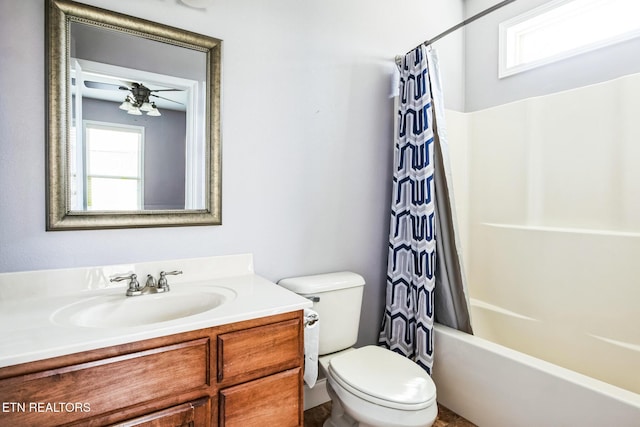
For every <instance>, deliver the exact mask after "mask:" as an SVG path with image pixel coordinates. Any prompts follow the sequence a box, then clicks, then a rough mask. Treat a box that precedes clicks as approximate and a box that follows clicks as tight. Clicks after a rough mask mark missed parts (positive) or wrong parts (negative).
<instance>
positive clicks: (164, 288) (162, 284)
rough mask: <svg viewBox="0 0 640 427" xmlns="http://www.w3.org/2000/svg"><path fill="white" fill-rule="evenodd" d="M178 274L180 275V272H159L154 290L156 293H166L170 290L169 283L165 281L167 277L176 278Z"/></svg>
mask: <svg viewBox="0 0 640 427" xmlns="http://www.w3.org/2000/svg"><path fill="white" fill-rule="evenodd" d="M178 274H182V270H175V271H168V272H165V271H161V272H160V278H159V279H158V286H157V288H156V290H157V291H158V292H168V291H169V290H170V289H169V282H168V281H167V276H177V275H178Z"/></svg>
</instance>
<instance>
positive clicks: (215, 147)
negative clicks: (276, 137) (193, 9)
mask: <svg viewBox="0 0 640 427" xmlns="http://www.w3.org/2000/svg"><path fill="white" fill-rule="evenodd" d="M47 7H48V11H47V14H46V16H47V23H46V34H47V41H46V48H47V52H46V53H47V55H46V61H47V66H46V69H47V72H48V77H47V104H48V105H47V107H48V110H47V149H46V155H47V158H46V167H47V170H46V177H47V187H46V188H47V231H55V230H84V229H107V228H138V227H168V226H195V225H219V224H221V155H220V148H221V147H220V145H221V144H220V86H221V85H220V74H221V52H220V51H221V45H222V40H219V39H215V38H212V37H208V36H204V35H200V34H196V33H192V32H189V31H185V30H181V29H178V28H174V27H169V26H166V25H162V24H158V23H155V22H151V21H147V20H144V19H140V18H135V17H132V16H127V15H123V14H120V13H116V12H111V11H108V10H104V9H100V8H96V7H92V6H87V5H84V4H80V3H75V2H73V1H70V0H48V2H47ZM72 22H78V23H83V24H89V25H94V26H98V27H101V28H106V29H110V30H115V31H120V32H123V33H126V34H129V35H133V36H136V37H143V38H146V39H151V40H155V41H159V42H163V43H168V44H171V45H175V46H179V47H184V48H187V49H194V50H196V51H200V52H204V53H205V54H206V63H207V70H206V76H207V80H206V87H207V94H206V107H205V108H206V114H205V117H204V120H205V121H206V123H205V129H206V131H205V139H206V141H205V147H206V148H205V153H206V159H205V168H206V169H205V176H207V179H206V183H205V184H206V202H205V207H204V209H198V210H184V211H181V210H151V211H71V210H70V209H69V206H70V199H69V174H68V170H69V165H68V157H67V152H68V147H69V138H70V136H69V135H70V129H69V123H70V117H71V114H72V111H71V107H70V98H71V97H70V90H71V87H70V83H69V82H70V77H69V76H70V71H69V53H70V47H69V46H70V36H69V34H70V24H71V23H72Z"/></svg>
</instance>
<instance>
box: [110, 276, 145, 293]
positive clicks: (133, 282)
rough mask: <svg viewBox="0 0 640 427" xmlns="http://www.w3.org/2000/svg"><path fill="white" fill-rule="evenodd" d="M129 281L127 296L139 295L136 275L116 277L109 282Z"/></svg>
mask: <svg viewBox="0 0 640 427" xmlns="http://www.w3.org/2000/svg"><path fill="white" fill-rule="evenodd" d="M127 279H128V280H129V288H128V289H127V296H134V295H140V294H141V293H142V291H141V290H140V283H139V282H138V275H137V274H135V273H131V274H128V275H124V276H116V277H113V278H111V279H110V281H111V282H121V281H123V280H127Z"/></svg>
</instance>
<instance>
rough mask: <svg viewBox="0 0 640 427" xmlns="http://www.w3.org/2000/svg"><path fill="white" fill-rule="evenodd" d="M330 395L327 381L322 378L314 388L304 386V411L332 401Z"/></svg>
mask: <svg viewBox="0 0 640 427" xmlns="http://www.w3.org/2000/svg"><path fill="white" fill-rule="evenodd" d="M330 400H331V398H330V397H329V393H327V379H326V378H321V379H319V380H318V381H316V385H314V386H313V388H309V386H308V385H306V384H305V385H304V410H305V411H306V410H307V409H311V408H315V407H316V406H318V405H322V404H323V403H325V402H328V401H330Z"/></svg>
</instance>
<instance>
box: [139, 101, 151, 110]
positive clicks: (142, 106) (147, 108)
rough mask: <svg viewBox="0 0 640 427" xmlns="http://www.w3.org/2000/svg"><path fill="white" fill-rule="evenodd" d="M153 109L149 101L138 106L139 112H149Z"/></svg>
mask: <svg viewBox="0 0 640 427" xmlns="http://www.w3.org/2000/svg"><path fill="white" fill-rule="evenodd" d="M153 108H154V106H153V105H152V104H150V103H149V101H145V102H143V103H142V105H141V106H140V111H151V110H153Z"/></svg>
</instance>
